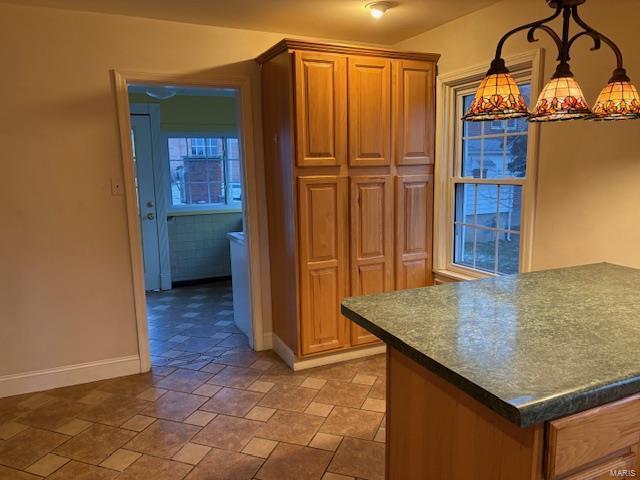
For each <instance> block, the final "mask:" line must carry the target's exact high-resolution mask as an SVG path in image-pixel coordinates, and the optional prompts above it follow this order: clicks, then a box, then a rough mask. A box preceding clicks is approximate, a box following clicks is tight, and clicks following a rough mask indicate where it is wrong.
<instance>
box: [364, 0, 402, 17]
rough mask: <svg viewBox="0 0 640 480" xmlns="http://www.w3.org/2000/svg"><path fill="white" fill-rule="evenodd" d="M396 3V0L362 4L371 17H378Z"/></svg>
mask: <svg viewBox="0 0 640 480" xmlns="http://www.w3.org/2000/svg"><path fill="white" fill-rule="evenodd" d="M396 5H397V4H396V2H369V3H367V4H366V5H365V6H364V8H368V9H369V12H370V13H371V16H372V17H373V18H380V17H382V16H383V15H384V14H385V13H386V11H387V10H389V9H390V8H393V7H395V6H396Z"/></svg>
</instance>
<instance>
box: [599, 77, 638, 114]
mask: <svg viewBox="0 0 640 480" xmlns="http://www.w3.org/2000/svg"><path fill="white" fill-rule="evenodd" d="M593 114H594V119H595V120H629V119H636V118H640V97H638V90H636V87H634V86H633V84H631V82H628V81H618V82H617V81H612V82H610V83H609V84H608V85H607V86H606V87H604V88H603V89H602V92H600V96H599V97H598V100H596V104H595V105H594V107H593Z"/></svg>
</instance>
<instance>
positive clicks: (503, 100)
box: [463, 72, 529, 122]
mask: <svg viewBox="0 0 640 480" xmlns="http://www.w3.org/2000/svg"><path fill="white" fill-rule="evenodd" d="M528 116H529V112H528V110H527V103H526V102H525V100H524V98H523V97H522V95H521V94H520V89H519V88H518V84H517V83H516V81H515V80H514V79H513V77H512V76H511V74H510V73H509V72H501V73H493V74H490V75H488V76H487V77H486V78H485V79H484V80H483V81H482V83H481V84H480V86H479V87H478V91H477V92H476V96H475V98H474V99H473V103H471V106H470V107H469V110H468V111H467V113H466V115H465V116H464V118H463V120H466V121H471V122H474V121H484V120H497V119H505V118H520V117H528Z"/></svg>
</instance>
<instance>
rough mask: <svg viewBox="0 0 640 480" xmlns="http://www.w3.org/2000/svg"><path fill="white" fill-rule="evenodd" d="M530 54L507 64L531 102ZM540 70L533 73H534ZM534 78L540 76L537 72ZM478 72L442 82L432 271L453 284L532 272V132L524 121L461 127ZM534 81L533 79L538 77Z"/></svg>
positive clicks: (535, 55)
mask: <svg viewBox="0 0 640 480" xmlns="http://www.w3.org/2000/svg"><path fill="white" fill-rule="evenodd" d="M536 62H538V63H537V65H539V64H540V63H539V62H540V55H539V53H536V52H531V53H527V54H524V55H520V56H518V57H517V58H516V59H514V60H513V61H512V62H509V63H510V64H511V65H517V68H514V69H512V72H513V73H514V77H515V78H516V80H517V82H518V85H519V86H520V90H521V93H522V95H523V96H524V97H525V98H526V100H527V102H528V103H530V100H531V98H530V97H531V95H532V85H533V84H537V83H536V81H534V77H535V76H536V75H537V73H536V72H534V64H536ZM536 68H538V67H536ZM536 71H539V70H536ZM484 73H485V72H484V67H483V68H479V69H478V71H477V72H476V71H475V70H474V69H469V70H467V71H466V72H465V73H464V74H462V75H461V74H458V75H456V74H452V75H450V76H443V77H441V80H440V83H441V86H442V92H441V95H442V106H441V109H442V115H443V119H444V120H445V121H444V122H443V127H442V129H443V131H442V135H441V141H442V144H441V147H440V152H439V158H438V160H437V164H436V175H438V178H439V179H440V181H438V182H436V184H435V188H436V192H435V201H436V205H435V208H436V214H435V217H434V218H435V221H436V235H435V245H434V250H435V252H434V254H435V255H434V269H435V271H436V274H438V273H441V274H442V275H443V276H444V277H453V278H460V279H462V278H479V277H486V276H495V275H508V274H513V273H518V272H520V271H527V270H528V269H529V268H530V265H529V262H530V242H531V237H532V235H531V229H532V221H531V219H532V210H533V205H534V201H533V199H534V195H535V173H536V172H535V150H536V143H535V142H534V141H532V140H531V139H532V138H533V139H535V138H536V135H537V130H536V128H537V127H536V126H531V125H529V124H528V123H527V121H526V119H512V120H501V121H493V122H476V123H472V122H463V121H462V120H461V117H462V116H463V115H464V112H465V111H466V110H467V109H468V108H469V106H470V104H471V102H472V100H473V97H474V94H475V91H476V89H477V87H478V84H479V80H478V79H479V78H481V77H482V75H483V74H484ZM536 79H537V77H536Z"/></svg>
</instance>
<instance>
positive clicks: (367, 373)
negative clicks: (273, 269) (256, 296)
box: [0, 282, 385, 480]
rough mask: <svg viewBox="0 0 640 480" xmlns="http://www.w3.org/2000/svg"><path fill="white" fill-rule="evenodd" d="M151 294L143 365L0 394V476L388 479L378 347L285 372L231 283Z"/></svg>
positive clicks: (89, 479) (170, 479) (56, 479)
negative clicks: (118, 374)
mask: <svg viewBox="0 0 640 480" xmlns="http://www.w3.org/2000/svg"><path fill="white" fill-rule="evenodd" d="M148 306H149V336H150V339H151V351H152V363H153V369H152V372H151V373H148V374H141V375H132V376H129V377H122V378H118V379H113V380H105V381H101V382H95V383H91V384H84V385H76V386H72V387H66V388H59V389H55V390H49V391H46V392H40V393H35V394H27V395H20V396H15V397H8V398H2V399H0V479H2V480H14V479H15V480H19V479H20V480H29V479H31V480H36V479H41V478H43V477H46V478H49V479H52V480H63V479H73V480H111V479H118V480H132V479H153V480H174V479H175V480H179V479H188V480H244V479H260V480H345V479H355V478H358V479H367V480H381V479H383V478H384V436H385V435H384V434H385V431H384V412H385V400H384V398H385V391H384V389H385V361H384V357H381V356H377V357H371V358H369V359H365V360H358V361H352V362H347V363H342V364H338V365H334V366H328V367H320V368H316V369H313V370H306V371H303V372H298V373H294V372H292V371H291V370H289V369H288V367H287V366H286V365H285V364H284V363H283V362H282V361H281V360H280V359H279V358H278V357H277V356H276V355H275V354H274V353H273V352H261V353H255V352H253V351H252V350H250V349H249V347H248V346H247V341H246V338H245V337H244V336H243V335H242V334H241V333H240V332H239V331H238V330H237V329H236V328H235V326H234V324H233V310H232V308H233V307H232V301H231V287H230V284H229V283H226V282H221V283H214V284H210V285H207V286H197V287H187V288H181V289H175V290H172V291H170V292H165V293H154V294H150V295H149V296H148Z"/></svg>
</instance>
